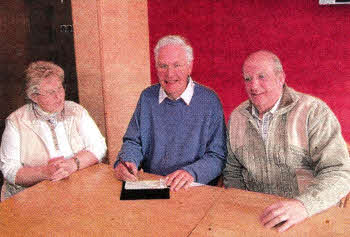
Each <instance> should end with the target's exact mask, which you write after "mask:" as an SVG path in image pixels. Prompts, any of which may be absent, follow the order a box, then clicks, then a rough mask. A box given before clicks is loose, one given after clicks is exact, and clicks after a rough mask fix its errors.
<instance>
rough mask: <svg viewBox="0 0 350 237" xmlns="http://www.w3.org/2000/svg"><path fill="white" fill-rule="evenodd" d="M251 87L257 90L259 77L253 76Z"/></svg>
mask: <svg viewBox="0 0 350 237" xmlns="http://www.w3.org/2000/svg"><path fill="white" fill-rule="evenodd" d="M250 88H251V89H253V90H255V89H258V88H259V80H258V79H257V78H252V80H251V81H250Z"/></svg>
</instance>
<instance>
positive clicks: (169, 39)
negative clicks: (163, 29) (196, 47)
mask: <svg viewBox="0 0 350 237" xmlns="http://www.w3.org/2000/svg"><path fill="white" fill-rule="evenodd" d="M171 44H178V45H181V46H182V47H183V48H184V49H185V51H186V58H187V61H188V63H190V62H192V61H193V49H192V47H191V45H190V44H189V43H188V42H187V40H186V39H185V38H184V37H182V36H179V35H167V36H164V37H162V38H161V39H160V40H159V41H158V43H157V44H156V47H154V59H155V61H156V63H157V62H158V52H159V49H160V48H162V47H164V46H167V45H171Z"/></svg>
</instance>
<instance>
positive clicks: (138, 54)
mask: <svg viewBox="0 0 350 237" xmlns="http://www.w3.org/2000/svg"><path fill="white" fill-rule="evenodd" d="M72 9H73V23H74V29H75V35H74V36H75V50H76V60H77V72H78V81H79V84H78V86H79V99H80V101H81V103H82V104H83V105H84V106H85V108H87V109H88V110H89V112H90V111H91V113H94V116H96V117H97V118H101V119H100V121H99V122H100V123H105V128H106V130H105V135H106V138H107V145H108V158H109V161H110V163H111V164H113V163H114V161H115V157H116V155H117V153H118V151H119V149H120V147H121V145H122V137H123V135H124V133H125V131H126V128H127V125H128V123H129V120H130V118H131V116H132V113H133V111H134V109H135V106H136V103H137V100H138V98H139V95H140V93H141V91H142V90H143V89H144V88H146V87H147V86H148V85H150V81H151V80H150V62H149V39H148V38H149V32H148V15H147V1H146V0H138V1H124V0H115V1H107V0H105V1H103V0H100V1H85V0H72ZM92 75H94V76H92ZM94 77H96V79H94ZM102 118H104V119H105V120H103V119H102ZM100 128H101V125H100Z"/></svg>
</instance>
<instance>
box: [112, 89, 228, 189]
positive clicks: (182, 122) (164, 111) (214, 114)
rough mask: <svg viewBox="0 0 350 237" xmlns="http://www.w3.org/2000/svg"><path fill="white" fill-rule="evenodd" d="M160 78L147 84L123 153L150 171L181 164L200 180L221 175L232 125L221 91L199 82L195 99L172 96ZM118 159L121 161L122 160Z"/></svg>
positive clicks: (167, 169)
mask: <svg viewBox="0 0 350 237" xmlns="http://www.w3.org/2000/svg"><path fill="white" fill-rule="evenodd" d="M159 88H160V85H159V84H156V85H153V86H150V87H148V88H147V89H145V90H144V91H143V92H142V94H141V96H140V99H139V101H138V104H137V107H136V110H135V112H134V114H133V117H132V119H131V121H130V123H129V126H128V129H127V131H126V133H125V135H124V137H123V142H124V143H123V146H122V148H121V151H120V152H119V154H118V156H120V157H121V158H122V159H124V160H125V161H130V162H134V163H135V164H136V166H139V165H140V164H141V162H142V167H143V169H144V171H145V172H149V173H154V174H159V175H164V176H165V175H168V174H170V173H172V172H174V171H176V170H178V169H183V170H186V171H187V172H189V173H190V174H191V175H192V176H193V177H194V180H195V181H196V182H200V183H205V184H206V183H208V182H209V181H211V180H213V179H214V178H216V177H217V176H219V175H220V174H221V172H222V169H223V168H224V165H225V162H226V153H227V150H226V127H225V120H224V116H223V111H222V106H221V103H220V100H219V98H218V97H217V95H216V94H215V93H214V92H213V91H211V90H209V89H208V88H206V87H204V86H201V85H199V84H197V83H195V87H194V93H193V97H192V99H191V102H190V104H189V105H186V103H185V102H184V101H183V100H182V99H178V100H176V101H174V100H170V99H168V98H166V99H165V100H164V101H163V102H162V103H160V104H159ZM117 163H118V160H117V162H116V163H115V166H116V165H117Z"/></svg>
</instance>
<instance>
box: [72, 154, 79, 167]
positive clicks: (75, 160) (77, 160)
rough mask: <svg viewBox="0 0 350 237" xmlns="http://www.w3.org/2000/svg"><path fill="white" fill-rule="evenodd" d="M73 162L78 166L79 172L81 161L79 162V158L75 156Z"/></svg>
mask: <svg viewBox="0 0 350 237" xmlns="http://www.w3.org/2000/svg"><path fill="white" fill-rule="evenodd" d="M73 160H74V162H75V164H76V165H77V170H79V169H80V161H79V159H78V157H76V156H74V157H73Z"/></svg>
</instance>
